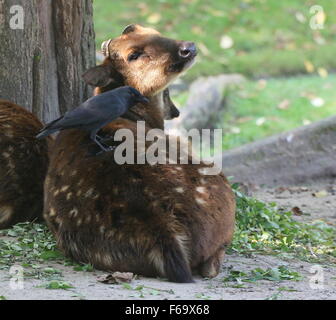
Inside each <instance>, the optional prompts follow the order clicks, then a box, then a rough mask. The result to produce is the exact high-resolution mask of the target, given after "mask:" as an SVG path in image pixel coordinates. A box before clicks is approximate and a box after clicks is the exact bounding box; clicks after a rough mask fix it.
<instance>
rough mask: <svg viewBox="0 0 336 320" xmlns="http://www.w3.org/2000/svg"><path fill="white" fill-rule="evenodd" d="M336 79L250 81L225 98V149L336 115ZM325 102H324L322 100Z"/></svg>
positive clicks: (314, 77)
mask: <svg viewBox="0 0 336 320" xmlns="http://www.w3.org/2000/svg"><path fill="white" fill-rule="evenodd" d="M335 86H336V76H335V75H329V76H328V77H327V78H321V77H319V76H310V77H308V76H305V77H293V78H289V79H286V78H282V79H279V78H277V79H269V80H262V81H258V82H254V81H247V82H246V83H244V84H242V86H241V87H240V88H239V89H235V90H231V91H230V92H229V93H228V94H227V97H226V108H225V111H224V114H223V116H222V117H221V119H222V120H221V122H220V123H219V124H218V127H221V128H223V129H224V132H225V137H224V142H223V148H224V149H230V148H234V147H237V146H240V145H243V144H246V143H249V142H253V141H256V140H258V139H261V138H264V137H267V136H271V135H273V134H277V133H281V132H283V131H288V130H291V129H294V128H297V127H300V126H302V125H305V124H309V123H311V122H314V121H318V120H320V119H323V118H326V117H329V116H333V115H335V110H336V91H335V90H334V88H335ZM321 99H322V100H321Z"/></svg>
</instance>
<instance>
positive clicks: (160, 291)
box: [0, 186, 336, 300]
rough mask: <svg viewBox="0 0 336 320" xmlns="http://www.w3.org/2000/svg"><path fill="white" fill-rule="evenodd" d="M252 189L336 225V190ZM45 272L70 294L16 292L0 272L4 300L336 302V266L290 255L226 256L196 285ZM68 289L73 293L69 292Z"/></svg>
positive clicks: (38, 284)
mask: <svg viewBox="0 0 336 320" xmlns="http://www.w3.org/2000/svg"><path fill="white" fill-rule="evenodd" d="M252 189H253V190H252V191H251V190H249V192H252V193H253V196H255V197H257V198H259V199H262V200H265V201H276V202H278V203H279V204H280V205H281V206H282V207H284V208H286V209H288V210H291V209H292V208H294V207H297V208H299V209H300V211H301V210H302V214H301V212H300V214H299V215H296V216H295V218H296V219H299V220H301V221H305V222H311V221H313V220H316V219H322V220H324V221H325V222H327V223H328V224H330V225H335V224H336V211H335V207H336V195H335V189H333V188H332V187H326V186H318V187H314V188H311V187H295V188H294V187H292V188H276V189H257V190H256V188H252ZM308 212H309V213H310V214H307V213H308ZM312 255H314V253H313V252H312ZM40 267H41V268H48V269H50V270H54V271H55V270H58V272H61V274H62V278H61V279H62V281H61V283H58V285H57V287H58V288H59V287H61V286H62V284H63V285H64V284H65V285H64V287H65V289H54V290H52V289H47V288H46V287H45V284H46V283H50V281H49V282H48V281H46V280H45V279H29V278H28V279H25V281H24V289H23V290H12V289H11V288H10V286H9V283H10V282H9V281H10V275H9V274H8V271H5V270H0V299H1V297H3V299H10V300H12V299H13V300H14V299H74V300H77V299H98V300H103V299H131V300H134V299H201V300H207V299H209V300H211V299H216V300H217V299H224V300H228V299H239V300H242V299H300V300H301V299H302V300H303V299H320V300H325V299H336V266H335V265H332V264H330V263H322V264H313V263H308V262H304V261H300V260H297V259H293V258H288V257H285V256H284V257H283V258H282V259H280V258H279V257H276V256H268V255H260V254H247V255H241V254H231V255H227V256H226V259H225V262H224V263H223V266H222V270H221V273H220V274H219V275H218V276H217V277H216V278H215V279H211V280H209V279H201V278H196V279H195V280H196V281H195V283H193V284H175V283H169V282H167V281H165V280H162V279H150V278H143V277H139V278H137V279H136V280H133V281H131V282H130V283H127V284H125V283H124V284H118V285H115V284H104V283H101V282H99V281H98V280H97V278H98V277H99V276H102V275H104V273H103V272H100V271H91V272H84V271H75V270H74V267H73V266H68V267H66V266H64V263H62V264H57V263H46V264H45V265H44V266H40ZM266 270H268V272H265V271H266ZM265 279H268V280H265ZM67 286H72V288H67V289H66V287H67Z"/></svg>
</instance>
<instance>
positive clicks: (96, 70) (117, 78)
mask: <svg viewBox="0 0 336 320" xmlns="http://www.w3.org/2000/svg"><path fill="white" fill-rule="evenodd" d="M82 77H83V79H84V81H85V82H86V83H87V84H89V85H91V86H94V87H106V86H108V85H110V84H111V83H113V82H114V83H115V86H121V85H122V84H123V77H122V75H121V74H120V73H119V72H118V71H117V70H115V68H113V66H112V63H111V62H110V63H106V61H104V64H102V65H100V66H97V67H93V68H91V69H89V70H88V71H86V72H85V73H84V74H83V76H82Z"/></svg>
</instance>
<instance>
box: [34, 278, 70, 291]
mask: <svg viewBox="0 0 336 320" xmlns="http://www.w3.org/2000/svg"><path fill="white" fill-rule="evenodd" d="M40 287H41V288H45V289H50V290H68V289H72V288H73V286H72V285H71V284H70V283H68V282H66V281H57V280H54V281H50V282H49V283H47V284H45V285H43V286H40Z"/></svg>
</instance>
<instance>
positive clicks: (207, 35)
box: [94, 0, 336, 79]
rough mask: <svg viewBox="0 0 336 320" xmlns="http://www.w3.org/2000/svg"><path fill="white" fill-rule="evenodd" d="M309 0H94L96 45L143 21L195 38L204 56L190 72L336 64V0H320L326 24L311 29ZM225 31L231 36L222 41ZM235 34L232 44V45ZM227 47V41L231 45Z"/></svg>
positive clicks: (268, 71) (282, 70)
mask: <svg viewBox="0 0 336 320" xmlns="http://www.w3.org/2000/svg"><path fill="white" fill-rule="evenodd" d="M314 4H315V3H314V2H311V1H310V0H283V1H278V0H268V1H261V0H229V1H214V0H213V1H202V0H169V1H168V0H160V1H155V0H147V1H137V0H129V1H122V0H114V1H103V0H95V1H94V22H95V30H96V36H97V47H98V48H100V45H101V43H102V42H103V41H104V40H107V39H108V38H111V37H116V36H118V35H120V33H121V31H122V29H123V27H124V26H126V25H128V24H130V23H139V24H142V25H144V26H152V27H154V28H156V29H158V30H159V31H161V32H162V33H163V34H164V35H166V36H168V37H171V38H174V39H181V40H190V41H194V42H196V44H197V45H198V48H199V59H198V60H199V61H198V63H197V65H195V66H194V67H193V68H192V70H190V71H189V72H188V73H187V75H186V77H187V78H189V79H194V78H196V77H198V76H200V75H213V74H219V73H227V72H241V73H243V74H245V75H249V76H254V77H260V76H278V75H284V74H298V73H306V72H307V65H306V64H305V62H306V61H309V63H311V65H312V66H313V69H312V68H308V70H309V71H310V72H315V71H316V70H317V68H325V69H327V70H332V69H335V68H336V60H335V59H334V52H335V49H336V45H335V44H334V39H335V36H336V27H335V25H336V15H335V4H334V2H333V1H330V0H320V1H318V4H319V5H320V6H322V7H323V9H324V13H325V24H324V29H321V30H312V29H311V28H310V20H311V18H312V14H310V13H309V10H310V8H311V6H312V5H314ZM223 36H227V37H229V38H226V39H229V40H226V41H223ZM230 39H231V40H232V44H231V45H230ZM223 47H227V48H226V49H225V48H223Z"/></svg>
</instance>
